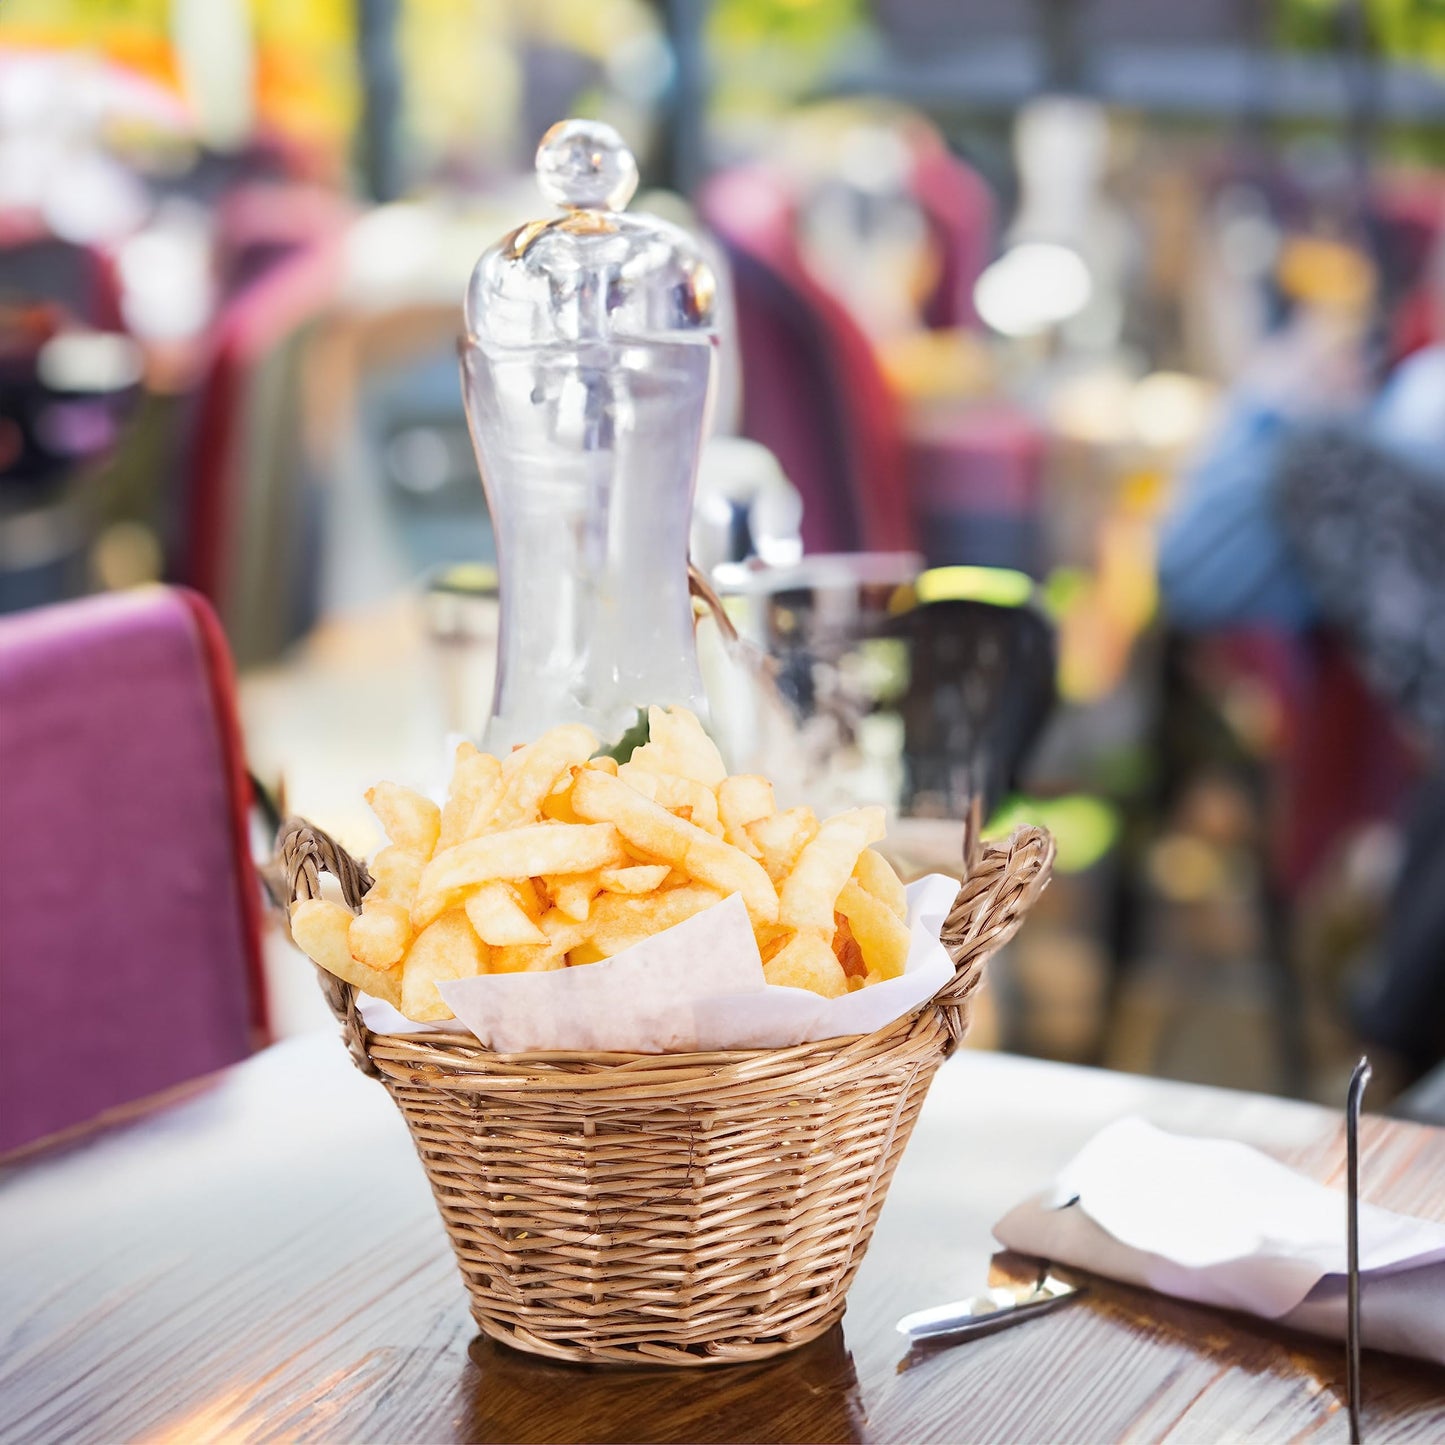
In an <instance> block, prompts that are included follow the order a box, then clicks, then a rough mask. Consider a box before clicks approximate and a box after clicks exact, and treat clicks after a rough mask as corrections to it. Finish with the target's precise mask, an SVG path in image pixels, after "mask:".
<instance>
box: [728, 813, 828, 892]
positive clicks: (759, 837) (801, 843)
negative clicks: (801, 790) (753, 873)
mask: <svg viewBox="0 0 1445 1445" xmlns="http://www.w3.org/2000/svg"><path fill="white" fill-rule="evenodd" d="M743 831H744V832H745V833H746V834H747V835H748V837H749V838H751V839H752V841H753V844H754V846H755V847H756V848H757V850H758V852H759V853H760V854H761V855H762V858H761V862H762V865H763V867H764V869H765V870H766V871H767V875H768V877H769V878H771V879H772V881H773V882H774V883H781V882H782V881H783V879H785V878H786V877H787V876H788V874H789V873H791V872H792V871H793V865H794V864H795V863H797V861H798V855H799V854H800V853H802V851H803V849H804V848H805V847H807V845H808V844H809V843H811V842H812V841H813V839H814V838H816V837H817V836H818V820H817V818H816V817H814V816H813V810H812V809H811V808H789V809H788V810H787V811H786V812H783V813H773V814H771V815H769V816H768V817H766V818H759V819H758V820H757V821H756V822H755V823H748V824H746V825H745V827H744V829H743Z"/></svg>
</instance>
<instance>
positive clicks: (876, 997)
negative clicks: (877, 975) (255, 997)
mask: <svg viewBox="0 0 1445 1445" xmlns="http://www.w3.org/2000/svg"><path fill="white" fill-rule="evenodd" d="M907 892H908V925H909V929H910V933H911V936H912V941H911V945H910V947H909V952H908V962H907V965H906V967H905V969H904V972H903V974H902V975H901V976H900V977H898V978H895V979H889V980H887V981H886V982H884V983H875V984H873V985H871V986H870V987H868V988H865V989H860V990H859V991H858V992H857V993H850V994H844V995H843V996H842V997H841V998H836V999H825V998H820V997H819V996H818V995H817V994H814V993H809V992H807V991H806V990H803V989H796V988H776V987H774V986H772V985H770V984H768V983H767V981H766V980H765V978H764V977H763V965H762V959H761V958H760V957H759V955H758V949H757V944H756V943H755V942H754V940H753V933H752V928H751V927H750V926H749V924H748V918H747V911H746V910H745V909H744V907H743V903H742V899H741V898H739V897H737V896H736V895H734V896H733V897H731V898H727V899H724V900H723V901H722V902H721V903H718V904H716V905H714V906H713V907H712V908H709V909H707V910H705V911H704V912H702V913H698V914H695V915H694V916H693V917H692V918H689V919H687V920H685V921H684V922H682V923H679V924H677V925H676V926H675V927H673V928H669V929H666V930H665V931H664V932H662V933H659V934H655V935H654V936H653V937H652V938H649V939H647V940H646V941H644V942H643V943H640V944H637V945H636V946H635V947H633V948H629V949H626V950H624V951H623V952H622V953H619V954H617V955H616V956H615V957H613V958H609V959H604V960H602V961H601V962H599V963H589V964H585V965H582V966H580V967H577V968H563V969H554V970H552V971H550V972H546V973H513V974H483V975H482V976H481V977H479V978H465V979H455V980H452V981H450V982H447V983H443V984H441V985H440V989H441V993H442V997H443V998H444V999H445V1000H446V1002H447V1004H448V1006H449V1007H450V1008H451V1010H452V1012H453V1013H455V1014H456V1016H457V1022H456V1023H446V1024H442V1025H436V1026H433V1025H429V1024H416V1023H412V1022H411V1020H409V1019H407V1018H404V1017H403V1016H402V1015H401V1014H399V1013H398V1012H397V1011H396V1010H395V1009H394V1008H392V1007H391V1006H390V1005H388V1004H385V1003H382V1002H381V1001H380V1000H378V999H373V998H370V997H368V996H367V995H365V994H363V995H361V997H360V1004H361V1014H362V1018H363V1020H364V1021H365V1023H366V1026H367V1028H369V1029H371V1030H372V1031H373V1032H375V1033H386V1034H415V1033H425V1032H428V1031H430V1030H432V1029H433V1028H434V1027H436V1028H445V1029H451V1030H455V1029H457V1028H461V1029H464V1030H467V1031H469V1032H471V1033H474V1034H475V1035H476V1036H477V1038H478V1039H479V1040H480V1041H481V1042H482V1043H483V1044H485V1045H486V1046H487V1047H488V1048H491V1049H495V1050H496V1051H497V1052H498V1053H530V1052H536V1051H546V1050H570V1049H583V1050H594V1049H595V1050H602V1051H605V1052H617V1053H639V1054H658V1053H695V1052H708V1051H711V1050H714V1049H754V1048H784V1047H787V1046H788V1045H790V1044H798V1043H808V1042H812V1041H814V1040H817V1039H827V1038H837V1037H841V1036H843V1035H847V1034H860V1033H870V1032H872V1031H873V1030H874V1029H878V1028H882V1027H883V1026H884V1025H885V1024H889V1023H892V1022H893V1020H894V1019H897V1018H901V1017H902V1016H903V1015H904V1014H906V1013H909V1012H911V1011H912V1010H913V1009H915V1008H917V1007H918V1006H919V1005H920V1004H923V1003H925V1002H927V1000H928V999H930V998H932V997H933V995H934V994H935V993H937V992H938V990H939V989H940V988H942V987H943V985H944V984H946V983H947V982H948V981H949V979H951V978H952V977H953V963H952V961H951V960H950V959H949V957H948V953H947V951H946V950H945V949H944V947H943V945H942V944H941V943H940V942H939V941H938V935H939V932H940V930H941V929H942V927H943V921H944V919H945V918H946V917H947V916H948V911H949V909H950V908H951V907H952V906H953V900H954V898H955V896H956V895H957V893H958V881H957V880H956V879H954V878H949V877H946V876H944V875H942V874H932V875H930V876H929V877H927V878H921V879H919V880H918V881H917V882H916V883H913V884H911V885H910V886H909V888H908V890H907Z"/></svg>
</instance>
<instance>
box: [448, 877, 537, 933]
mask: <svg viewBox="0 0 1445 1445" xmlns="http://www.w3.org/2000/svg"><path fill="white" fill-rule="evenodd" d="M464 911H465V912H466V915H467V922H468V923H470V924H471V925H472V928H473V929H474V930H475V932H476V935H477V937H478V938H480V939H481V940H482V942H483V943H485V944H488V945H490V946H492V947H496V948H501V947H504V946H507V945H512V944H521V943H545V942H546V941H547V936H546V934H544V933H543V932H542V930H541V929H540V928H538V927H537V925H536V924H535V923H534V922H533V921H532V920H531V919H530V918H528V917H527V914H526V910H525V909H523V907H522V905H521V902H520V901H519V900H518V897H517V893H516V890H515V889H514V888H513V887H512V886H511V884H508V883H503V882H501V881H500V880H494V881H493V882H491V883H483V884H481V886H480V887H478V888H475V889H473V890H472V892H471V893H469V894H468V895H467V900H466V904H465V909H464Z"/></svg>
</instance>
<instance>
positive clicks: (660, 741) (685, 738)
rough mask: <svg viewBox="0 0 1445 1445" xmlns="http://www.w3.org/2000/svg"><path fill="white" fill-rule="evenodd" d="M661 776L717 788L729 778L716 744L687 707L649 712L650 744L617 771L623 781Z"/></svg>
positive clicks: (648, 734) (645, 744) (634, 754)
mask: <svg viewBox="0 0 1445 1445" xmlns="http://www.w3.org/2000/svg"><path fill="white" fill-rule="evenodd" d="M637 773H661V774H670V775H672V776H674V777H681V778H692V779H693V780H694V781H695V782H699V783H701V784H702V785H703V786H704V787H706V788H716V787H717V785H718V784H719V783H720V782H722V780H723V779H724V778H725V777H727V768H726V767H724V766H723V760H722V754H721V753H719V752H718V750H717V744H716V743H714V742H713V740H712V739H711V738H710V737H708V735H707V733H706V732H704V731H703V726H702V724H701V723H700V722H698V720H697V718H695V717H694V716H693V715H692V713H690V712H688V710H687V709H686V708H680V707H675V708H668V709H666V710H664V709H662V708H660V707H650V708H648V709H647V741H646V742H645V743H644V744H643V745H642V746H641V747H640V748H638V749H637V750H636V751H635V752H634V753H633V754H632V756H631V758H629V759H628V760H627V762H626V763H624V764H623V765H622V767H621V768H619V769H618V772H617V775H618V777H620V778H630V777H632V776H634V775H635V774H637Z"/></svg>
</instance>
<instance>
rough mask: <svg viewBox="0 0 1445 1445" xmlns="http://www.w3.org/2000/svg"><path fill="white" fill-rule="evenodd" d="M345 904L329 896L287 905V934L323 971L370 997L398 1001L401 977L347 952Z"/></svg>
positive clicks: (348, 922)
mask: <svg viewBox="0 0 1445 1445" xmlns="http://www.w3.org/2000/svg"><path fill="white" fill-rule="evenodd" d="M354 916H355V915H354V914H353V913H352V912H351V910H350V909H349V908H345V907H343V906H342V905H341V904H340V903H334V902H332V901H331V899H329V898H303V899H302V900H301V901H300V902H299V903H294V904H292V906H291V937H292V938H293V939H295V941H296V946H297V947H298V948H299V949H301V951H302V952H303V953H305V954H306V955H307V957H308V958H310V959H311V960H312V962H314V963H319V964H320V965H321V967H322V968H324V969H325V970H326V971H327V973H332V974H335V975H336V977H337V978H339V979H343V980H345V982H347V983H349V984H352V985H353V986H354V987H356V988H359V989H361V991H362V992H363V993H369V994H371V995H372V997H373V998H379V999H385V1000H386V1002H387V1003H389V1004H391V1006H392V1007H393V1008H396V1007H398V1006H399V1005H400V1003H401V977H400V975H399V974H397V973H395V972H387V971H386V970H385V969H377V968H368V967H367V965H366V964H364V963H361V962H359V961H358V960H357V959H355V958H353V957H352V956H351V942H350V934H351V921H352V918H353V917H354Z"/></svg>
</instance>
